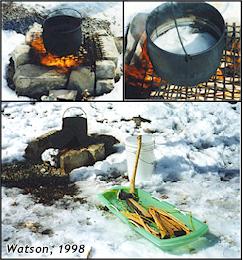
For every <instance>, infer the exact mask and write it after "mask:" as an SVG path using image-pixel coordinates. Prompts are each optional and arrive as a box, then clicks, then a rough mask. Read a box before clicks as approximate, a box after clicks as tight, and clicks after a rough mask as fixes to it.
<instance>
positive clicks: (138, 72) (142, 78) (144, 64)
mask: <svg viewBox="0 0 243 260" xmlns="http://www.w3.org/2000/svg"><path fill="white" fill-rule="evenodd" d="M125 78H126V84H127V85H129V86H136V87H137V86H140V87H143V88H145V89H148V88H150V87H151V86H153V87H156V86H157V87H159V86H161V85H162V84H163V83H166V82H165V81H164V80H162V79H161V78H160V77H158V76H157V75H156V74H155V71H154V69H153V65H152V63H151V60H150V58H149V55H148V53H147V41H146V40H145V42H144V44H143V46H142V52H141V53H140V55H139V59H138V62H136V65H127V64H125Z"/></svg>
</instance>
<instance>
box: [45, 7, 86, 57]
mask: <svg viewBox="0 0 243 260" xmlns="http://www.w3.org/2000/svg"><path fill="white" fill-rule="evenodd" d="M81 24H82V19H81V14H80V13H79V12H78V11H76V10H73V9H70V8H63V9H60V10H56V11H53V12H51V13H50V14H49V15H48V17H47V19H46V20H45V21H44V23H43V42H44V46H45V48H46V50H47V51H48V52H50V53H51V54H54V55H57V56H66V55H70V54H77V52H78V50H79V48H80V46H81V43H82V32H81Z"/></svg>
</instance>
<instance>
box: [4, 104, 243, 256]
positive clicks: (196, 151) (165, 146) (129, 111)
mask: <svg viewBox="0 0 243 260" xmlns="http://www.w3.org/2000/svg"><path fill="white" fill-rule="evenodd" d="M70 106H82V108H83V109H84V110H85V111H86V112H87V115H88V129H89V133H105V134H112V135H114V136H115V137H116V138H118V139H119V140H120V142H121V143H120V144H119V145H118V146H117V149H118V150H117V152H116V153H115V154H112V155H110V156H109V157H107V158H106V159H105V160H103V161H100V162H97V163H96V164H95V165H94V166H90V167H81V168H80V169H75V170H73V172H72V173H71V174H70V178H71V180H72V181H73V182H74V183H75V184H76V185H77V186H78V189H79V192H78V195H77V196H81V197H84V198H86V200H87V203H84V204H80V203H79V202H78V201H76V202H74V200H73V198H72V197H70V196H65V197H64V198H63V199H61V200H58V201H56V202H55V203H54V205H52V206H46V205H43V204H41V203H36V202H35V201H34V199H33V197H32V196H31V195H30V194H23V191H22V190H21V189H18V188H6V187H3V188H2V235H3V237H2V241H3V244H2V246H3V248H2V252H3V256H4V257H23V258H27V257H40V255H38V254H31V255H30V254H22V255H18V254H7V253H6V245H7V244H11V243H17V244H22V245H26V244H28V245H31V246H52V245H53V246H55V248H54V250H53V254H52V255H51V256H49V255H45V256H47V257H59V258H61V257H76V256H77V254H72V253H69V254H62V255H60V254H58V250H57V246H58V245H62V244H66V243H69V244H85V249H86V252H87V251H88V250H89V249H90V248H92V250H91V255H90V256H91V257H104V258H105V257H109V258H115V257H148V258H171V257H172V258H175V257H182V258H197V257H204V258H211V257H218V258H221V257H225V258H229V257H236V258H240V247H241V246H240V245H241V241H240V225H241V221H240V200H241V197H240V173H239V171H240V170H239V169H240V128H241V126H240V110H241V107H240V103H237V104H230V103H224V102H223V103H208V102H207V103H155V102H147V103H135V102H134V103H132V102H129V103H122V102H114V103H104V102H96V103H82V104H81V105H80V103H45V104H44V103H35V104H33V103H32V104H31V103H14V102H13V103H5V102H4V103H3V104H2V158H3V161H4V162H7V161H12V160H14V159H18V160H21V159H22V156H23V153H24V149H25V147H26V145H27V142H28V141H29V140H31V139H32V138H34V137H37V136H39V135H40V134H43V133H46V132H48V131H50V130H52V129H57V128H59V129H60V128H61V124H62V120H61V116H62V113H63V111H64V110H65V109H66V108H67V107H70ZM138 115H140V116H142V117H144V118H147V119H150V120H151V123H142V124H141V128H140V129H136V128H135V123H134V122H133V121H127V120H124V119H131V118H132V117H134V116H138ZM101 122H103V123H101ZM148 132H150V133H151V132H152V133H153V134H152V135H153V137H154V138H155V142H156V149H155V157H156V167H155V172H154V174H153V178H152V180H151V182H150V183H148V184H146V185H142V188H144V189H145V190H146V191H149V192H150V193H151V194H152V195H153V196H155V197H157V198H159V199H162V198H163V199H164V200H166V201H168V202H170V203H172V204H174V205H176V206H177V207H178V208H179V209H181V210H188V211H192V213H193V216H195V217H196V218H198V219H200V220H201V221H206V222H207V224H208V226H209V230H210V232H209V233H208V234H207V235H206V236H205V237H204V238H201V239H200V242H201V243H202V244H203V246H200V247H199V245H198V243H194V244H192V245H191V246H190V247H189V248H185V249H183V250H182V249H181V250H180V251H177V252H174V253H168V252H164V251H162V250H160V249H159V248H157V247H156V246H154V245H153V244H152V243H150V242H149V241H147V240H146V239H144V238H143V237H141V236H140V235H139V234H137V233H135V232H134V231H133V230H131V229H130V228H128V227H127V226H126V225H125V224H123V223H122V222H121V221H120V220H119V219H117V218H116V217H115V216H113V215H112V214H111V213H110V212H106V211H104V210H100V208H99V206H100V202H99V201H98V199H97V197H96V195H97V194H98V193H99V192H102V191H105V190H106V189H108V188H110V187H112V186H114V185H115V184H122V185H128V181H127V180H126V179H124V178H121V177H119V175H121V176H123V175H124V174H126V170H127V166H126V154H125V147H124V140H125V138H126V137H127V136H129V135H132V134H137V133H142V134H143V133H148ZM223 180H224V181H223ZM35 222H38V223H39V224H40V225H41V226H42V228H43V229H52V230H53V234H50V235H44V234H41V233H39V232H33V230H32V231H31V228H28V227H29V226H28V225H25V226H23V225H22V226H21V225H20V223H35ZM43 256H44V255H43Z"/></svg>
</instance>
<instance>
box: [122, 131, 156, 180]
mask: <svg viewBox="0 0 243 260" xmlns="http://www.w3.org/2000/svg"><path fill="white" fill-rule="evenodd" d="M154 146H155V143H154V139H153V137H152V136H150V135H143V136H142V144H141V151H140V156H139V161H138V168H137V175H136V183H145V182H148V181H150V180H151V178H152V174H153V171H154V161H155V156H154ZM125 147H126V154H127V169H128V178H129V180H131V177H132V174H133V170H134V164H135V158H136V152H137V149H138V144H137V136H129V137H127V138H126V140H125Z"/></svg>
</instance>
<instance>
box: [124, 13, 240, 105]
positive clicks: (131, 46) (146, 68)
mask: <svg viewBox="0 0 243 260" xmlns="http://www.w3.org/2000/svg"><path fill="white" fill-rule="evenodd" d="M147 17H148V15H147V14H138V15H137V16H135V17H134V19H133V21H132V22H131V24H130V27H129V30H128V32H127V39H126V41H127V46H125V48H126V50H125V98H126V99H153V100H154V99H158V100H212V101H213V100H221V101H222V100H228V101H230V100H232V101H238V100H240V98H241V82H240V64H241V50H240V45H241V44H240V31H241V27H240V25H236V24H235V23H233V24H227V23H226V31H227V35H226V46H225V49H224V50H223V55H222V57H221V62H220V65H219V66H218V68H217V71H216V72H215V73H214V75H212V76H211V78H210V79H209V80H208V81H206V82H203V83H200V84H197V85H194V86H188V85H176V84H170V83H169V82H168V81H167V80H166V79H165V78H163V77H160V76H159V75H158V74H157V71H156V69H155V67H154V65H153V63H152V61H151V58H150V56H149V52H148V38H147V35H146V33H145V28H146V21H147ZM138 24H139V26H138ZM134 28H137V29H136V30H134ZM175 76H176V74H175Z"/></svg>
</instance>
